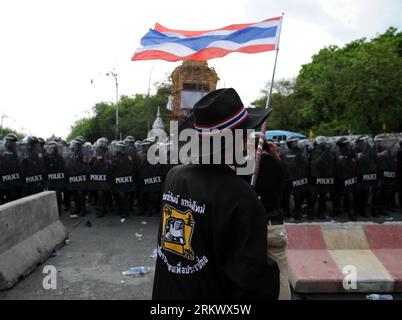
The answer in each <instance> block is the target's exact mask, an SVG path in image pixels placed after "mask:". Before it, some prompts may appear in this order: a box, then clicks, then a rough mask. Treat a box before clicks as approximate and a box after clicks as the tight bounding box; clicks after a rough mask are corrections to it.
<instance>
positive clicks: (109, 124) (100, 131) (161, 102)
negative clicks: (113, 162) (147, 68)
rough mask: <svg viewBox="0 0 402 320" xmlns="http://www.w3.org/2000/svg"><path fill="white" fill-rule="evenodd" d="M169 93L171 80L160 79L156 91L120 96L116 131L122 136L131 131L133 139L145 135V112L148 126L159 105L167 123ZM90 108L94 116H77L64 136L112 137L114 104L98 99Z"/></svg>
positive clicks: (69, 138) (114, 128) (143, 137)
mask: <svg viewBox="0 0 402 320" xmlns="http://www.w3.org/2000/svg"><path fill="white" fill-rule="evenodd" d="M169 93H170V83H169V82H168V81H162V82H159V83H158V84H157V92H156V94H155V95H151V96H149V97H148V96H147V95H143V94H136V95H135V96H132V97H128V96H122V97H121V98H120V100H119V132H120V133H121V135H122V138H124V137H126V136H128V135H131V136H134V138H135V139H139V140H142V139H145V138H146V136H147V133H148V114H149V121H150V126H152V124H153V121H154V120H155V117H156V113H157V108H158V107H160V110H161V117H162V119H163V120H164V122H165V124H166V125H168V123H169V120H170V118H171V112H170V111H168V110H166V107H165V106H166V104H167V100H168V96H169ZM148 108H149V110H148ZM93 111H94V116H93V117H90V118H83V119H80V120H78V121H77V122H76V123H75V124H74V125H73V126H72V128H71V132H70V134H69V135H68V137H67V140H71V139H73V138H74V137H76V136H78V135H82V136H84V137H85V138H86V139H87V140H88V141H91V142H95V141H96V140H97V139H98V138H100V137H107V138H108V139H110V140H114V139H115V132H116V105H115V104H113V103H105V102H100V103H97V104H96V105H95V106H94V107H93ZM166 129H168V128H166ZM167 131H168V130H167Z"/></svg>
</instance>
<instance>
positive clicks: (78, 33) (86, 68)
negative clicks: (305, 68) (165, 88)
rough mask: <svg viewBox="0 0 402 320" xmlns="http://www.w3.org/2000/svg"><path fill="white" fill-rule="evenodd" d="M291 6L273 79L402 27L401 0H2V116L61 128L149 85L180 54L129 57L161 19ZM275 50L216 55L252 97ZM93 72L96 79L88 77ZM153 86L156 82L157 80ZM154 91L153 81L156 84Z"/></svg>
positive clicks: (257, 14)
mask: <svg viewBox="0 0 402 320" xmlns="http://www.w3.org/2000/svg"><path fill="white" fill-rule="evenodd" d="M282 12H285V17H284V21H283V29H282V36H281V46H280V53H279V58H278V65H277V73H276V79H280V78H290V77H295V76H296V75H297V73H298V71H299V69H300V66H301V65H302V64H305V63H308V62H309V61H310V60H311V56H312V55H313V54H314V53H317V52H318V50H319V49H320V48H322V47H324V46H328V45H330V44H336V45H343V44H345V43H347V42H349V41H351V40H354V39H357V38H362V37H367V38H372V37H374V36H375V35H376V34H380V33H383V32H384V31H385V30H386V29H387V28H388V27H389V26H391V25H393V26H396V27H398V28H399V29H402V1H401V0H385V1H384V0H282V1H278V0H228V1H226V0H219V1H217V0H203V1H201V2H200V1H198V2H190V1H188V0H184V1H179V0H169V1H166V0H149V1H134V0H127V1H126V0H113V1H111V0H109V1H102V0H93V1H92V0H79V1H78V0H64V1H62V0H35V1H32V0H4V1H1V2H0V41H1V45H0V116H1V115H3V124H4V126H7V127H12V128H14V129H16V130H18V131H21V130H22V131H23V132H24V133H27V134H34V135H37V136H42V137H45V138H46V137H48V136H50V135H52V134H55V135H56V136H62V137H65V136H67V134H68V133H69V130H70V127H71V125H72V124H73V123H74V121H76V120H77V119H79V118H82V117H86V116H88V115H90V114H92V113H91V112H92V106H94V105H95V103H96V102H99V101H109V102H114V101H115V82H114V79H113V78H112V77H107V76H106V75H105V74H106V73H107V72H108V71H109V70H112V69H113V68H114V70H115V71H116V72H117V73H118V80H119V95H129V96H130V95H134V94H136V93H146V92H147V89H148V79H149V76H150V71H151V69H152V65H153V64H154V68H153V72H152V78H151V82H152V83H154V82H156V81H159V80H162V79H164V78H165V77H166V75H167V74H170V73H171V72H172V71H173V69H174V68H175V67H176V66H178V65H179V64H180V62H177V63H172V62H166V61H161V60H158V61H156V62H153V61H135V62H133V61H131V57H132V55H133V53H134V51H135V49H136V48H137V47H138V46H139V45H140V39H141V37H142V36H143V35H144V34H145V33H146V32H147V31H148V29H149V28H153V27H154V25H155V23H156V22H159V23H160V24H162V25H164V26H166V27H169V28H172V29H189V30H203V29H216V28H220V27H223V26H226V25H229V24H233V23H247V22H258V21H261V20H264V19H267V18H271V17H275V16H279V15H280V14H281V13H282ZM274 56H275V54H274V52H264V53H259V54H252V55H248V54H240V53H232V54H229V55H228V56H226V57H224V58H219V59H213V60H210V61H209V65H210V66H212V67H214V68H216V70H217V72H218V74H219V76H220V78H221V80H220V82H219V83H218V87H223V86H226V87H234V88H235V89H236V90H237V91H238V92H239V94H240V96H241V97H242V100H243V102H244V104H245V105H246V106H247V105H249V103H250V102H251V101H253V100H254V99H256V98H258V96H259V94H260V90H261V89H262V88H263V87H264V85H265V83H266V82H267V81H268V80H270V78H271V73H272V67H273V62H274ZM91 79H93V83H92V84H91ZM151 90H152V88H151ZM151 92H153V91H151Z"/></svg>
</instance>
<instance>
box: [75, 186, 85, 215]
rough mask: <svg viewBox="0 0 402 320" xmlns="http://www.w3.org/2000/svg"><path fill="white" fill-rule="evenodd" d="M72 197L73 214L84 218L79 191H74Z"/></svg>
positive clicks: (81, 197) (82, 203)
mask: <svg viewBox="0 0 402 320" xmlns="http://www.w3.org/2000/svg"><path fill="white" fill-rule="evenodd" d="M72 197H73V200H74V204H75V210H74V212H73V214H79V215H80V216H85V211H84V210H83V209H84V195H83V193H82V191H81V190H74V191H73V192H72Z"/></svg>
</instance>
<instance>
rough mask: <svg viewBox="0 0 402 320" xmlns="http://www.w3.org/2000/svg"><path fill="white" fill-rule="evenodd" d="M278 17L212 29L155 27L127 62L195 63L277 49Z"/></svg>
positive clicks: (279, 24)
mask: <svg viewBox="0 0 402 320" xmlns="http://www.w3.org/2000/svg"><path fill="white" fill-rule="evenodd" d="M281 20H282V17H276V18H272V19H267V20H264V21H261V22H257V23H246V24H233V25H230V26H227V27H223V28H220V29H216V30H205V31H184V30H173V29H168V28H166V27H163V26H161V25H160V24H158V23H157V24H156V25H155V29H150V30H149V32H148V33H147V34H146V35H145V36H144V37H143V38H142V39H141V45H142V47H141V48H138V49H137V51H136V52H135V54H134V56H133V57H132V58H131V60H155V59H160V60H167V61H179V60H197V61H206V60H210V59H214V58H220V57H223V56H225V55H227V54H228V53H231V52H243V53H258V52H263V51H270V50H275V49H276V48H277V43H278V37H279V28H280V26H281Z"/></svg>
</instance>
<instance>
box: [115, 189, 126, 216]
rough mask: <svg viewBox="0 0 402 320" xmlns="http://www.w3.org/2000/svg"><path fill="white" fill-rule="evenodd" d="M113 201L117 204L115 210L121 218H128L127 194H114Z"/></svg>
mask: <svg viewBox="0 0 402 320" xmlns="http://www.w3.org/2000/svg"><path fill="white" fill-rule="evenodd" d="M114 196H115V200H116V204H117V210H118V213H119V215H120V217H122V218H126V217H127V216H128V212H127V194H126V193H125V192H119V193H115V194H114Z"/></svg>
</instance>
